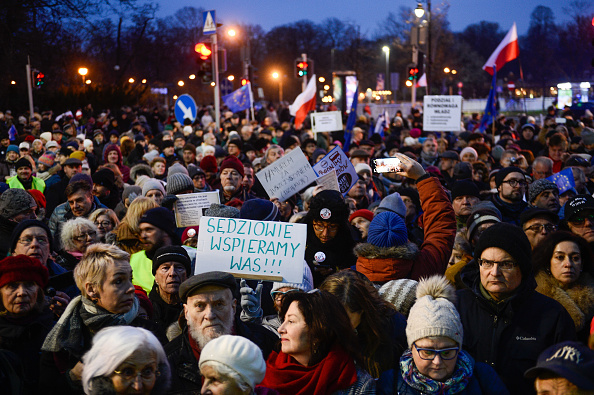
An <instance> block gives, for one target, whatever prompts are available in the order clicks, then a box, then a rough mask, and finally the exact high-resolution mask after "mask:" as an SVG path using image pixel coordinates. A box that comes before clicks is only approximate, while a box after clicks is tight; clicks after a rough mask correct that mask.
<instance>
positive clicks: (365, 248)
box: [354, 241, 419, 260]
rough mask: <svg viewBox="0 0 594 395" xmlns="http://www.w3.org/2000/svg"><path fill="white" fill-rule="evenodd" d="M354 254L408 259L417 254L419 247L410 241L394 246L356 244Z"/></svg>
mask: <svg viewBox="0 0 594 395" xmlns="http://www.w3.org/2000/svg"><path fill="white" fill-rule="evenodd" d="M354 252H355V255H357V256H358V257H361V258H367V259H408V260H413V259H415V258H416V257H417V255H418V254H419V247H417V245H416V244H414V243H411V242H410V241H409V242H407V243H406V244H403V245H400V246H396V247H378V246H375V245H373V244H370V243H361V244H357V245H356V246H355V249H354Z"/></svg>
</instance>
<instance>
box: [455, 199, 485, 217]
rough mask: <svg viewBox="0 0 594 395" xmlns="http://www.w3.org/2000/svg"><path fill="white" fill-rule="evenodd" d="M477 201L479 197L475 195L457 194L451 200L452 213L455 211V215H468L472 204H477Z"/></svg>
mask: <svg viewBox="0 0 594 395" xmlns="http://www.w3.org/2000/svg"><path fill="white" fill-rule="evenodd" d="M479 201H480V199H479V198H477V197H476V196H458V197H456V198H455V199H454V201H453V202H452V206H453V207H454V213H456V215H457V216H462V217H465V216H468V215H470V210H471V209H472V206H474V205H475V204H477V203H478V202H479Z"/></svg>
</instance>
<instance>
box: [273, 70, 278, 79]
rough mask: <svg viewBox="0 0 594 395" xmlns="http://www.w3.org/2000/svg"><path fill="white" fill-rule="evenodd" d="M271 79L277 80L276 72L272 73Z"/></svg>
mask: <svg viewBox="0 0 594 395" xmlns="http://www.w3.org/2000/svg"><path fill="white" fill-rule="evenodd" d="M272 78H274V79H277V78H278V73H277V72H276V71H275V72H274V73H272Z"/></svg>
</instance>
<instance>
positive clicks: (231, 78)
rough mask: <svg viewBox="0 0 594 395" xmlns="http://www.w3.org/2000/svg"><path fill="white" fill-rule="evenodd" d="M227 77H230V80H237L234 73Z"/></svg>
mask: <svg viewBox="0 0 594 395" xmlns="http://www.w3.org/2000/svg"><path fill="white" fill-rule="evenodd" d="M227 79H228V80H229V81H233V80H235V76H234V75H230V76H229V77H227Z"/></svg>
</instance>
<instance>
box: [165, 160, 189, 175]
mask: <svg viewBox="0 0 594 395" xmlns="http://www.w3.org/2000/svg"><path fill="white" fill-rule="evenodd" d="M178 173H181V174H185V175H187V176H188V177H189V176H190V174H188V169H186V168H185V167H184V166H182V165H180V164H179V163H174V164H173V165H171V166H169V169H168V170H167V177H169V176H171V175H173V174H178Z"/></svg>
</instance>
